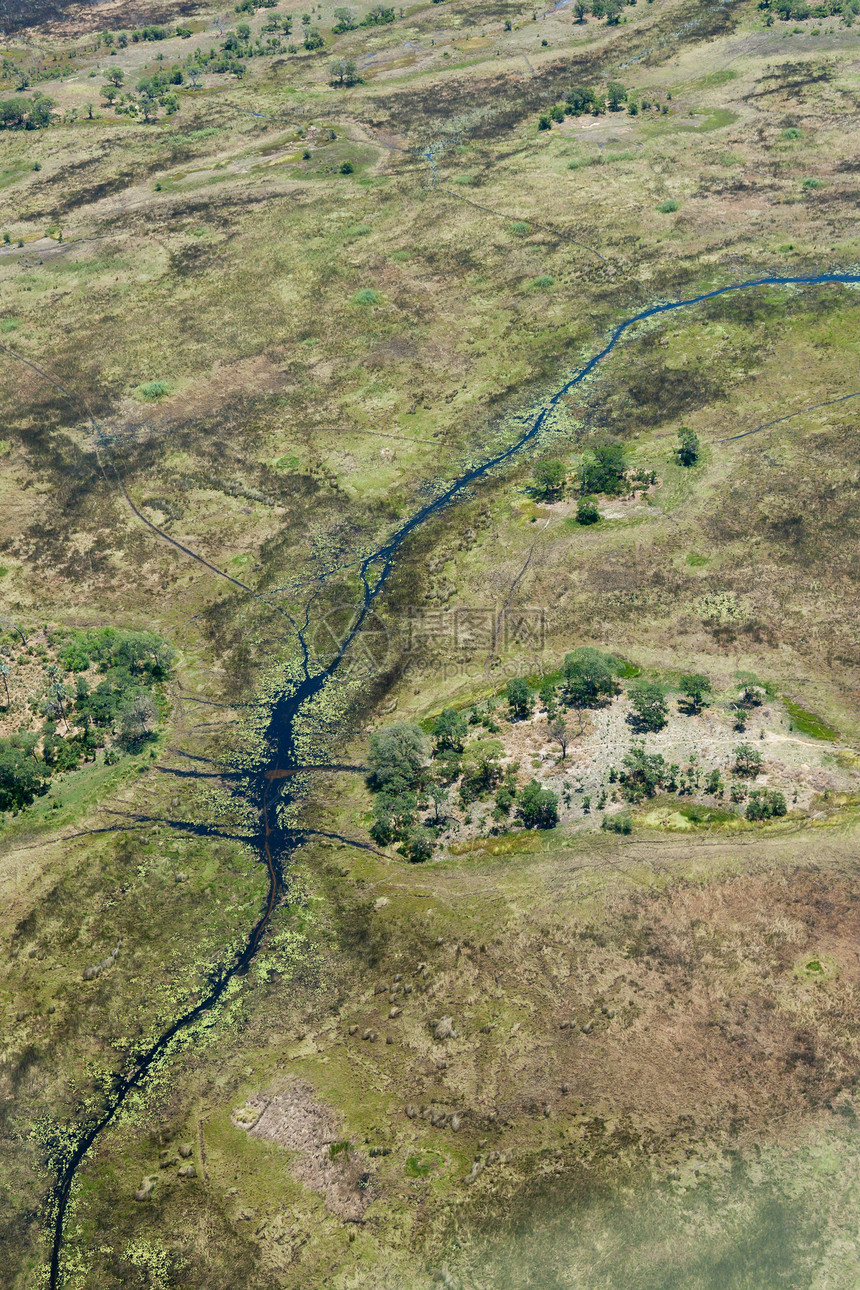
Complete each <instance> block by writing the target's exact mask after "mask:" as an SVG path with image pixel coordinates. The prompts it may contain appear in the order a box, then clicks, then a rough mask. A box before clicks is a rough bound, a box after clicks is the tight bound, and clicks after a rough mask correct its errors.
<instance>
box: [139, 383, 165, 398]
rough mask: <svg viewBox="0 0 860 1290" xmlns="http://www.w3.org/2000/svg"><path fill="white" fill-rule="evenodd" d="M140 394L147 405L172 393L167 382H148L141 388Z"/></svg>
mask: <svg viewBox="0 0 860 1290" xmlns="http://www.w3.org/2000/svg"><path fill="white" fill-rule="evenodd" d="M140 392H141V394H142V395H143V397H144V398H145V399H146V401H147V403H153V402H155V400H156V399H163V398H164V396H165V395H166V394H169V393H170V385H169V384H168V382H167V381H146V382H145V383H144V384H143V385H141V386H140Z"/></svg>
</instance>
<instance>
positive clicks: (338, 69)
mask: <svg viewBox="0 0 860 1290" xmlns="http://www.w3.org/2000/svg"><path fill="white" fill-rule="evenodd" d="M329 80H330V82H331V84H332V85H355V84H356V83H357V82H358V81H360V80H361V77H360V76H359V74H358V64H357V63H356V61H355V59H354V58H336V59H335V60H334V62H333V63H332V64H331V66H330V68H329Z"/></svg>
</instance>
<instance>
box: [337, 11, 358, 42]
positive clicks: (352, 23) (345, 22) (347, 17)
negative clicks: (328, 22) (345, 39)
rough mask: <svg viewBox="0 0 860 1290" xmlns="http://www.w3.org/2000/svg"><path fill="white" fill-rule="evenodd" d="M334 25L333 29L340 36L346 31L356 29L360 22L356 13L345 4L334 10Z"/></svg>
mask: <svg viewBox="0 0 860 1290" xmlns="http://www.w3.org/2000/svg"><path fill="white" fill-rule="evenodd" d="M334 20H335V21H334V27H333V28H332V30H333V31H334V32H335V34H336V35H338V36H340V35H342V33H343V32H345V31H355V29H356V27H357V26H358V23H357V22H356V20H355V14H354V13H353V11H352V10H351V9H347V8H346V7H345V6H344V7H342V8H340V9H335V11H334Z"/></svg>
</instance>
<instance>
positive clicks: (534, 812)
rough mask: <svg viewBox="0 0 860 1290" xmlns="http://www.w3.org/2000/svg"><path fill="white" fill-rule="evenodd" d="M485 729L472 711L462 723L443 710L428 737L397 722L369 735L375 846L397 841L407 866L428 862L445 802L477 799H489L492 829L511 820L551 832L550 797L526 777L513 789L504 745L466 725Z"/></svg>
mask: <svg viewBox="0 0 860 1290" xmlns="http://www.w3.org/2000/svg"><path fill="white" fill-rule="evenodd" d="M482 722H483V723H484V724H487V725H488V726H490V728H491V729H492V728H494V729H495V730H498V726H497V725H496V724H495V722H494V721H492V720H491V719H489V720H488V714H487V713H484V714H483V715H481V714H480V713H478V712H477V711H475V712H472V713H471V714H470V716H469V719H468V721H467V719H466V718H465V717H464V716H463V715H462V713H459V712H457V711H456V710H455V709H453V708H446V709H445V710H444V711H443V712H442V713H441V714H440V715H439V717H438V718H437V719H436V721H435V722H434V724H433V730H432V735H431V739H429V740H428V737H427V735H425V733H424V731H423V730H422V729H421V727H420V726H417V725H415V724H413V723H411V722H398V723H397V724H396V725H393V726H388V727H387V728H386V729H385V730H381V731H379V732H378V733H376V734H374V735H372V736H371V738H370V746H369V754H368V760H369V764H370V775H369V776H368V780H367V784H368V787H369V788H370V790H371V792H372V793H373V820H372V823H371V827H370V835H371V837H372V838H373V839H374V840H375V841H376V842H378V843H380V844H381V845H388V844H390V843H392V842H396V843H397V844H398V848H399V850H400V852H401V854H402V855H404V856H406V857H407V858H408V859H409V860H412V861H423V860H428V859H430V857H431V856H432V854H433V847H434V844H435V842H436V839H437V837H438V836H439V834H440V833H441V832H442V831H444V829H446V828H447V827H448V826H449V825H450V823H451V820H452V818H453V817H452V816H451V814H450V809H449V805H450V798H451V795H452V793H453V792H454V789H455V786H456V793H457V800H458V803H459V806H460V808H461V809H463V810H464V811H465V812H466V822H467V823H468V822H469V819H470V817H469V808H470V807H471V806H472V805H473V804H474V803H475V802H478V801H481V800H487V799H490V798H492V799H493V803H494V805H493V811H492V818H493V820H494V821H495V823H496V824H497V825H500V824H502V823H503V822H504V821H505V820H508V819H511V818H512V817H513V818H514V819H516V820H518V821H519V822H520V823H521V825H522V826H523V827H524V828H527V829H533V828H537V829H546V828H552V827H553V826H554V825H555V824H557V823H558V795H557V794H556V793H553V792H552V791H551V790H550V789H546V788H543V787H542V786H541V785H540V784H539V783H538V781H537V780H535V779H532V780H531V781H530V782H529V783H528V784H526V785H525V786H524V787H523V788H521V789H520V788H518V785H517V774H518V771H519V765H518V763H513V764H511V765H507V766H506V765H504V764H503V758H504V754H505V748H504V744H502V742H501V741H500V740H498V739H493V738H488V737H485V736H483V735H479V736H478V737H477V738H471V739H470V738H469V727H470V725H471V726H475V725H480V724H482Z"/></svg>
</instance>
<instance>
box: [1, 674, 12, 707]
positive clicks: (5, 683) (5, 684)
mask: <svg viewBox="0 0 860 1290" xmlns="http://www.w3.org/2000/svg"><path fill="white" fill-rule="evenodd" d="M9 671H10V668H9V664H8V663H0V676H2V678H3V688H4V689H5V691H6V707H7V708H8V707H9V705H10V704H11V702H12V700H11V699H10V698H9Z"/></svg>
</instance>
